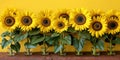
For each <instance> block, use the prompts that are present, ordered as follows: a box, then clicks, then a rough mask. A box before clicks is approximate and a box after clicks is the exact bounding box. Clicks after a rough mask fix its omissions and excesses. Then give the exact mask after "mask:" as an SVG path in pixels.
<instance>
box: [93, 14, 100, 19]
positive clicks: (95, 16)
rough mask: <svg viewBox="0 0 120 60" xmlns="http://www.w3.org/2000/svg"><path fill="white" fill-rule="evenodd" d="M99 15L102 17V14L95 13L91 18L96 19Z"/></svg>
mask: <svg viewBox="0 0 120 60" xmlns="http://www.w3.org/2000/svg"><path fill="white" fill-rule="evenodd" d="M97 17H100V14H95V15H93V16H92V17H91V19H94V18H97Z"/></svg>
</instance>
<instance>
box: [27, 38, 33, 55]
mask: <svg viewBox="0 0 120 60" xmlns="http://www.w3.org/2000/svg"><path fill="white" fill-rule="evenodd" d="M27 42H28V43H30V40H29V39H28V38H27ZM30 50H31V49H30V48H26V55H28V56H29V55H32V53H31V51H30Z"/></svg>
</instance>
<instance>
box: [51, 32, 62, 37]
mask: <svg viewBox="0 0 120 60" xmlns="http://www.w3.org/2000/svg"><path fill="white" fill-rule="evenodd" d="M59 35H60V34H58V33H53V34H52V35H51V37H57V36H59Z"/></svg>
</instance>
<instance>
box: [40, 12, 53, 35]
mask: <svg viewBox="0 0 120 60" xmlns="http://www.w3.org/2000/svg"><path fill="white" fill-rule="evenodd" d="M51 14H52V12H51V11H49V10H45V11H42V12H40V13H39V16H38V18H39V22H38V24H39V25H38V27H39V28H40V31H41V32H43V33H45V32H49V31H50V30H52V24H53V21H52V16H51Z"/></svg>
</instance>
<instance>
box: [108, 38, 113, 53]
mask: <svg viewBox="0 0 120 60" xmlns="http://www.w3.org/2000/svg"><path fill="white" fill-rule="evenodd" d="M108 55H115V53H113V46H112V39H110V44H109V53H108Z"/></svg>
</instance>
